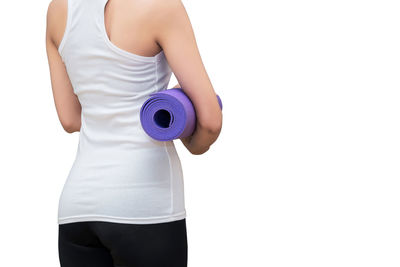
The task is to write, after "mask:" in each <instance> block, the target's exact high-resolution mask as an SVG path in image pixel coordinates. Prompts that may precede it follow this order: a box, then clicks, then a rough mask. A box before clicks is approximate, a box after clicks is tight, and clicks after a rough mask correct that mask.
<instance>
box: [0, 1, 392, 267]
mask: <svg viewBox="0 0 400 267" xmlns="http://www.w3.org/2000/svg"><path fill="white" fill-rule="evenodd" d="M183 3H184V5H185V7H186V9H187V12H188V14H189V17H190V18H191V21H192V25H193V28H194V30H195V34H196V38H197V42H198V46H199V49H200V52H201V55H202V57H203V61H204V63H205V66H206V68H207V71H208V73H209V76H210V78H211V80H212V82H213V85H214V88H215V90H216V92H217V93H218V94H219V95H220V97H221V99H222V101H223V104H224V110H223V114H224V122H223V130H222V132H221V135H220V138H219V139H218V141H217V142H216V143H215V144H214V145H213V146H212V147H211V149H210V151H209V152H207V153H206V154H204V155H201V156H194V155H191V154H190V153H189V152H188V151H186V150H185V148H184V147H183V145H182V144H181V143H180V141H178V142H175V145H176V147H177V150H178V153H179V155H180V158H181V161H182V165H183V168H184V175H185V197H186V209H187V216H188V217H187V227H188V228H187V231H188V244H189V266H190V267H205V266H207V267H221V266H230V267H234V266H240V267H243V266H252V267H253V266H254V267H258V266H260V267H270V266H271V267H278V266H285V267H286V266H288V267H289V266H290V267H292V266H307V267H311V266H316V267H317V266H318V267H321V266H324V267H325V266H335V267H336V266H341V267H343V266H351V267H354V266H363V267H365V266H379V267H381V266H385V267H391V266H397V267H398V266H400V254H399V251H400V227H399V226H400V193H399V192H400V164H399V163H400V153H399V151H400V141H399V140H400V124H399V115H400V105H399V102H400V91H399V90H400V76H399V73H400V49H399V48H400V37H399V36H400V35H399V32H400V16H399V13H400V6H399V5H398V1H383V0H381V1H365V0H364V1H355V0H345V1H344V0H335V1H316V0H315V1H294V0H291V1H290V0H286V1H285V0H283V1H255V0H253V1H251V0H249V1H232V0H231V1H226V0H218V1H215V0H202V1H194V0H192V1H183ZM47 6H48V1H27V0H20V1H4V2H2V6H1V9H0V32H1V37H0V38H1V42H0V77H1V80H0V81H1V89H0V94H1V97H0V119H1V120H0V121H1V126H0V127H1V131H0V136H1V138H0V151H1V152H0V153H1V154H0V155H1V161H0V164H1V167H0V212H1V214H0V218H1V219H0V240H1V241H0V246H1V247H0V251H1V252H0V254H1V257H0V266H7V267H11V266H59V262H58V250H57V238H58V236H57V235H58V225H57V207H58V198H59V195H60V193H61V190H62V186H63V185H64V182H65V179H66V176H67V174H68V172H69V169H70V167H71V165H72V162H73V159H74V157H75V152H76V147H77V144H78V137H79V136H78V135H79V133H74V134H68V133H66V132H65V131H64V130H63V129H62V127H61V124H60V123H59V121H58V117H57V114H56V110H55V106H54V102H53V96H52V91H51V86H50V77H49V72H48V65H47V58H46V54H45V38H44V37H45V35H44V34H45V22H46V11H47ZM175 82H176V80H174V79H172V80H171V84H170V87H172V86H173V85H175Z"/></svg>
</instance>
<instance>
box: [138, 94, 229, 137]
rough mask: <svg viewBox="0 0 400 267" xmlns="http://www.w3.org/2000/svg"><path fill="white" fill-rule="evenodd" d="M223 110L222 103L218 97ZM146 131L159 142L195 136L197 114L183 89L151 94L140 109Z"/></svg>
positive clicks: (141, 120) (141, 119)
mask: <svg viewBox="0 0 400 267" xmlns="http://www.w3.org/2000/svg"><path fill="white" fill-rule="evenodd" d="M217 98H218V103H219V106H220V107H221V110H222V101H221V99H220V97H219V96H218V95H217ZM140 122H141V124H142V127H143V129H144V131H145V132H146V133H147V134H148V135H149V136H150V137H152V138H153V139H155V140H158V141H170V140H174V139H178V138H183V137H187V136H190V135H192V134H193V132H194V130H195V128H196V112H195V109H194V106H193V103H192V101H191V100H190V99H189V97H188V96H187V95H186V94H185V93H184V91H183V90H182V88H172V89H168V90H164V91H160V92H156V93H152V94H150V98H149V99H147V100H146V101H145V102H144V103H143V105H142V107H141V109H140Z"/></svg>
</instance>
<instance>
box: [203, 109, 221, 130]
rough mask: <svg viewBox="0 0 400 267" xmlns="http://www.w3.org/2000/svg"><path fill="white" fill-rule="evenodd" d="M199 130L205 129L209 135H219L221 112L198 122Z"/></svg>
mask: <svg viewBox="0 0 400 267" xmlns="http://www.w3.org/2000/svg"><path fill="white" fill-rule="evenodd" d="M199 124H200V125H201V128H203V129H206V130H207V131H208V132H209V133H211V134H219V133H220V131H221V129H222V112H221V111H219V112H217V113H216V114H213V115H212V116H210V117H209V118H207V119H203V120H202V121H200V122H199Z"/></svg>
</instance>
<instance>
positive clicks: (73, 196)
mask: <svg viewBox="0 0 400 267" xmlns="http://www.w3.org/2000/svg"><path fill="white" fill-rule="evenodd" d="M106 3H107V0H68V15H67V24H66V29H65V33H64V36H63V39H62V41H61V43H60V46H59V53H60V55H61V57H62V60H63V62H64V64H65V66H66V69H67V72H68V75H69V78H70V80H71V83H72V86H73V90H74V93H75V94H76V95H77V96H78V99H79V101H80V103H81V106H82V115H81V121H82V124H81V129H80V132H79V144H78V148H77V154H76V158H75V161H74V162H73V165H72V168H71V170H70V172H69V174H68V177H67V179H66V181H65V184H64V187H63V190H62V193H61V196H60V198H59V204H58V223H59V224H64V223H70V222H79V221H108V222H117V223H134V224H147V223H158V222H168V221H174V220H179V219H183V218H185V216H186V213H185V205H184V190H183V187H184V186H183V174H182V168H181V162H180V159H179V157H178V154H177V152H176V149H175V146H174V143H173V141H166V142H163V141H156V140H154V139H152V138H151V137H149V136H148V135H147V134H146V133H145V131H144V130H143V128H142V126H141V124H140V117H139V113H140V108H141V106H142V104H143V103H144V102H145V101H146V100H147V99H148V97H149V95H150V94H151V93H154V92H157V91H162V90H166V89H167V86H168V83H169V81H170V77H171V69H170V67H169V65H168V62H167V60H166V57H165V55H164V52H163V51H161V52H160V53H158V54H157V55H155V56H153V57H147V56H141V55H137V54H133V53H130V52H128V51H125V50H123V49H121V48H119V47H117V46H116V45H114V44H113V43H111V41H110V40H109V38H108V36H107V33H106V30H105V24H104V8H105V5H106ZM132 34H134V33H132Z"/></svg>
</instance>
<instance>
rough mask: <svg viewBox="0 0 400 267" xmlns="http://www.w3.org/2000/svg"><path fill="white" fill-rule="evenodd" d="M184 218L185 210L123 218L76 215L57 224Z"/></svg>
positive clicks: (148, 222) (135, 221)
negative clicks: (152, 215) (144, 216)
mask: <svg viewBox="0 0 400 267" xmlns="http://www.w3.org/2000/svg"><path fill="white" fill-rule="evenodd" d="M184 218H186V211H183V212H179V213H175V214H172V215H167V216H155V217H146V218H125V217H114V216H107V215H97V214H93V215H78V216H69V217H62V218H58V224H66V223H73V222H84V221H102V222H113V223H129V224H151V223H163V222H171V221H176V220H181V219H184Z"/></svg>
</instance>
